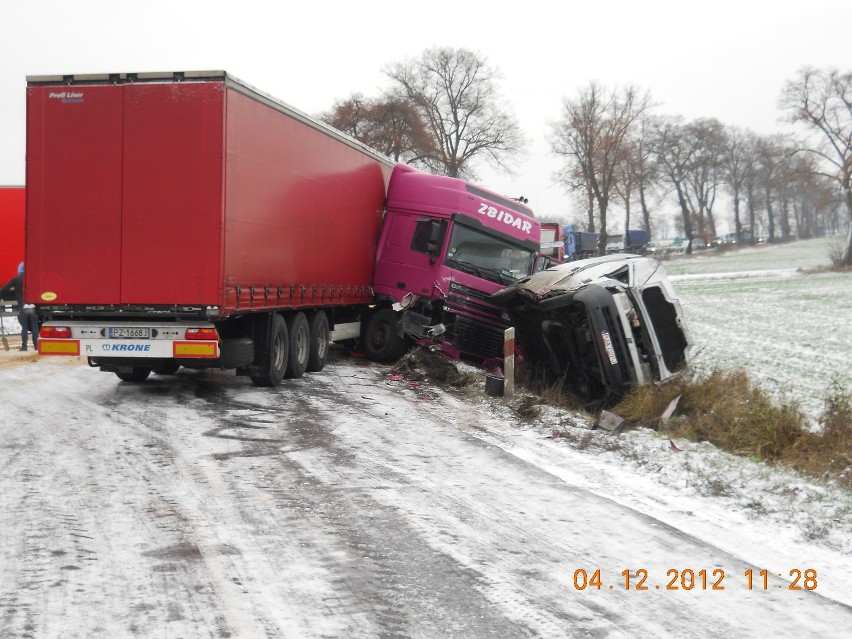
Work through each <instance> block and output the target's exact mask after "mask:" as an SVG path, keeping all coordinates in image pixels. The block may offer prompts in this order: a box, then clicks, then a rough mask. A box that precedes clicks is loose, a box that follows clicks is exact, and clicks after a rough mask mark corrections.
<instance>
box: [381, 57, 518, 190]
mask: <svg viewBox="0 0 852 639" xmlns="http://www.w3.org/2000/svg"><path fill="white" fill-rule="evenodd" d="M385 73H386V74H387V75H388V77H390V78H391V79H392V80H393V81H394V82H395V83H396V85H397V86H396V88H397V90H398V92H399V95H400V97H402V98H404V99H405V100H406V101H408V102H409V103H410V104H411V105H413V106H414V108H415V109H417V111H418V113H419V114H420V117H421V118H422V120H423V122H424V124H425V128H426V130H427V131H428V132H429V135H430V136H431V138H432V139H433V140H434V147H433V148H432V149H431V152H430V153H429V154H428V155H427V156H425V157H422V158H421V160H422V161H423V162H424V163H425V164H426V165H427V166H428V167H429V168H430V169H431V170H433V171H435V172H436V173H442V174H444V175H449V176H451V177H461V178H475V176H476V173H475V171H474V167H473V161H474V160H475V159H483V160H485V161H486V162H489V163H490V164H492V165H494V166H496V167H500V168H503V169H507V168H508V167H507V164H506V162H507V160H508V159H509V158H511V157H512V156H514V155H516V154H518V153H520V152H521V150H522V147H523V144H524V138H523V135H522V133H521V130H520V128H519V125H518V123H517V121H516V120H515V118H514V116H513V115H512V114H511V113H510V112H509V111H508V109H507V108H506V106H505V101H504V100H502V99H501V98H500V96H499V94H498V92H497V84H496V80H497V72H496V71H494V70H492V69H491V68H490V67H489V66H488V65H487V64H486V61H485V59H484V58H482V57H480V56H479V55H477V54H476V53H473V52H471V51H468V50H467V49H453V48H434V49H428V50H427V51H425V52H424V53H423V54H422V55H421V56H420V57H419V58H417V59H409V60H406V61H403V62H398V63H394V64H391V65H389V66H388V67H387V68H386V69H385Z"/></svg>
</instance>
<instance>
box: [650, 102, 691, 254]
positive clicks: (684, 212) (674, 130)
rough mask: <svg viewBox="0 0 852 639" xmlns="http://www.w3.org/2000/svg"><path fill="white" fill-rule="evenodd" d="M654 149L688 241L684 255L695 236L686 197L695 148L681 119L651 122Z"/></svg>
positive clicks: (673, 118)
mask: <svg viewBox="0 0 852 639" xmlns="http://www.w3.org/2000/svg"><path fill="white" fill-rule="evenodd" d="M653 126H654V136H653V147H654V152H655V154H656V157H657V162H658V163H659V166H660V170H661V171H662V173H663V175H664V176H665V179H666V181H667V182H668V184H669V185H670V186H671V187H672V188H673V189H674V192H675V195H676V196H677V202H678V206H679V207H680V215H681V222H682V226H683V234H684V235H685V236H686V237H687V239H688V240H689V243H688V244H687V247H686V252H687V253H691V252H692V240H693V236H694V234H695V227H694V224H693V209H694V207H693V205H692V202H691V201H690V198H689V190H688V182H687V180H688V178H689V169H690V167H691V166H692V163H693V156H694V155H695V148H694V147H693V146H692V140H691V139H690V136H688V135H687V131H686V125H685V124H684V123H683V119H682V118H680V117H664V118H656V119H655V120H654V124H653Z"/></svg>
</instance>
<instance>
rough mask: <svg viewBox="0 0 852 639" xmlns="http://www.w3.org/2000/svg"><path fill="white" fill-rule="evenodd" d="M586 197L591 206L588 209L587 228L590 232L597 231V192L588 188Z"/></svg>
mask: <svg viewBox="0 0 852 639" xmlns="http://www.w3.org/2000/svg"><path fill="white" fill-rule="evenodd" d="M586 197H588V200H589V207H588V209H586V213H587V214H588V216H589V223H588V225H587V229H588V231H589V233H594V232H595V194H594V193H592V189H590V188H587V189H586Z"/></svg>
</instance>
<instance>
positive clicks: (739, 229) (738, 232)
mask: <svg viewBox="0 0 852 639" xmlns="http://www.w3.org/2000/svg"><path fill="white" fill-rule="evenodd" d="M734 233H735V235H734V237H735V238H736V239H737V243H738V244H739V243H740V242H742V233H743V225H742V222H740V190H739V189H734Z"/></svg>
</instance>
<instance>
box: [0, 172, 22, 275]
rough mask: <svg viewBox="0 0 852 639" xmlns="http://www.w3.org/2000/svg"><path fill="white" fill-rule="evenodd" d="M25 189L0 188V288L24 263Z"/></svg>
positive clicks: (17, 187)
mask: <svg viewBox="0 0 852 639" xmlns="http://www.w3.org/2000/svg"><path fill="white" fill-rule="evenodd" d="M25 212H26V188H25V187H23V186H0V286H2V285H3V284H5V283H6V282H8V281H9V280H10V279H12V278H13V277H14V276H15V275H17V274H18V264H20V263H21V262H23V261H24V215H25Z"/></svg>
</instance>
